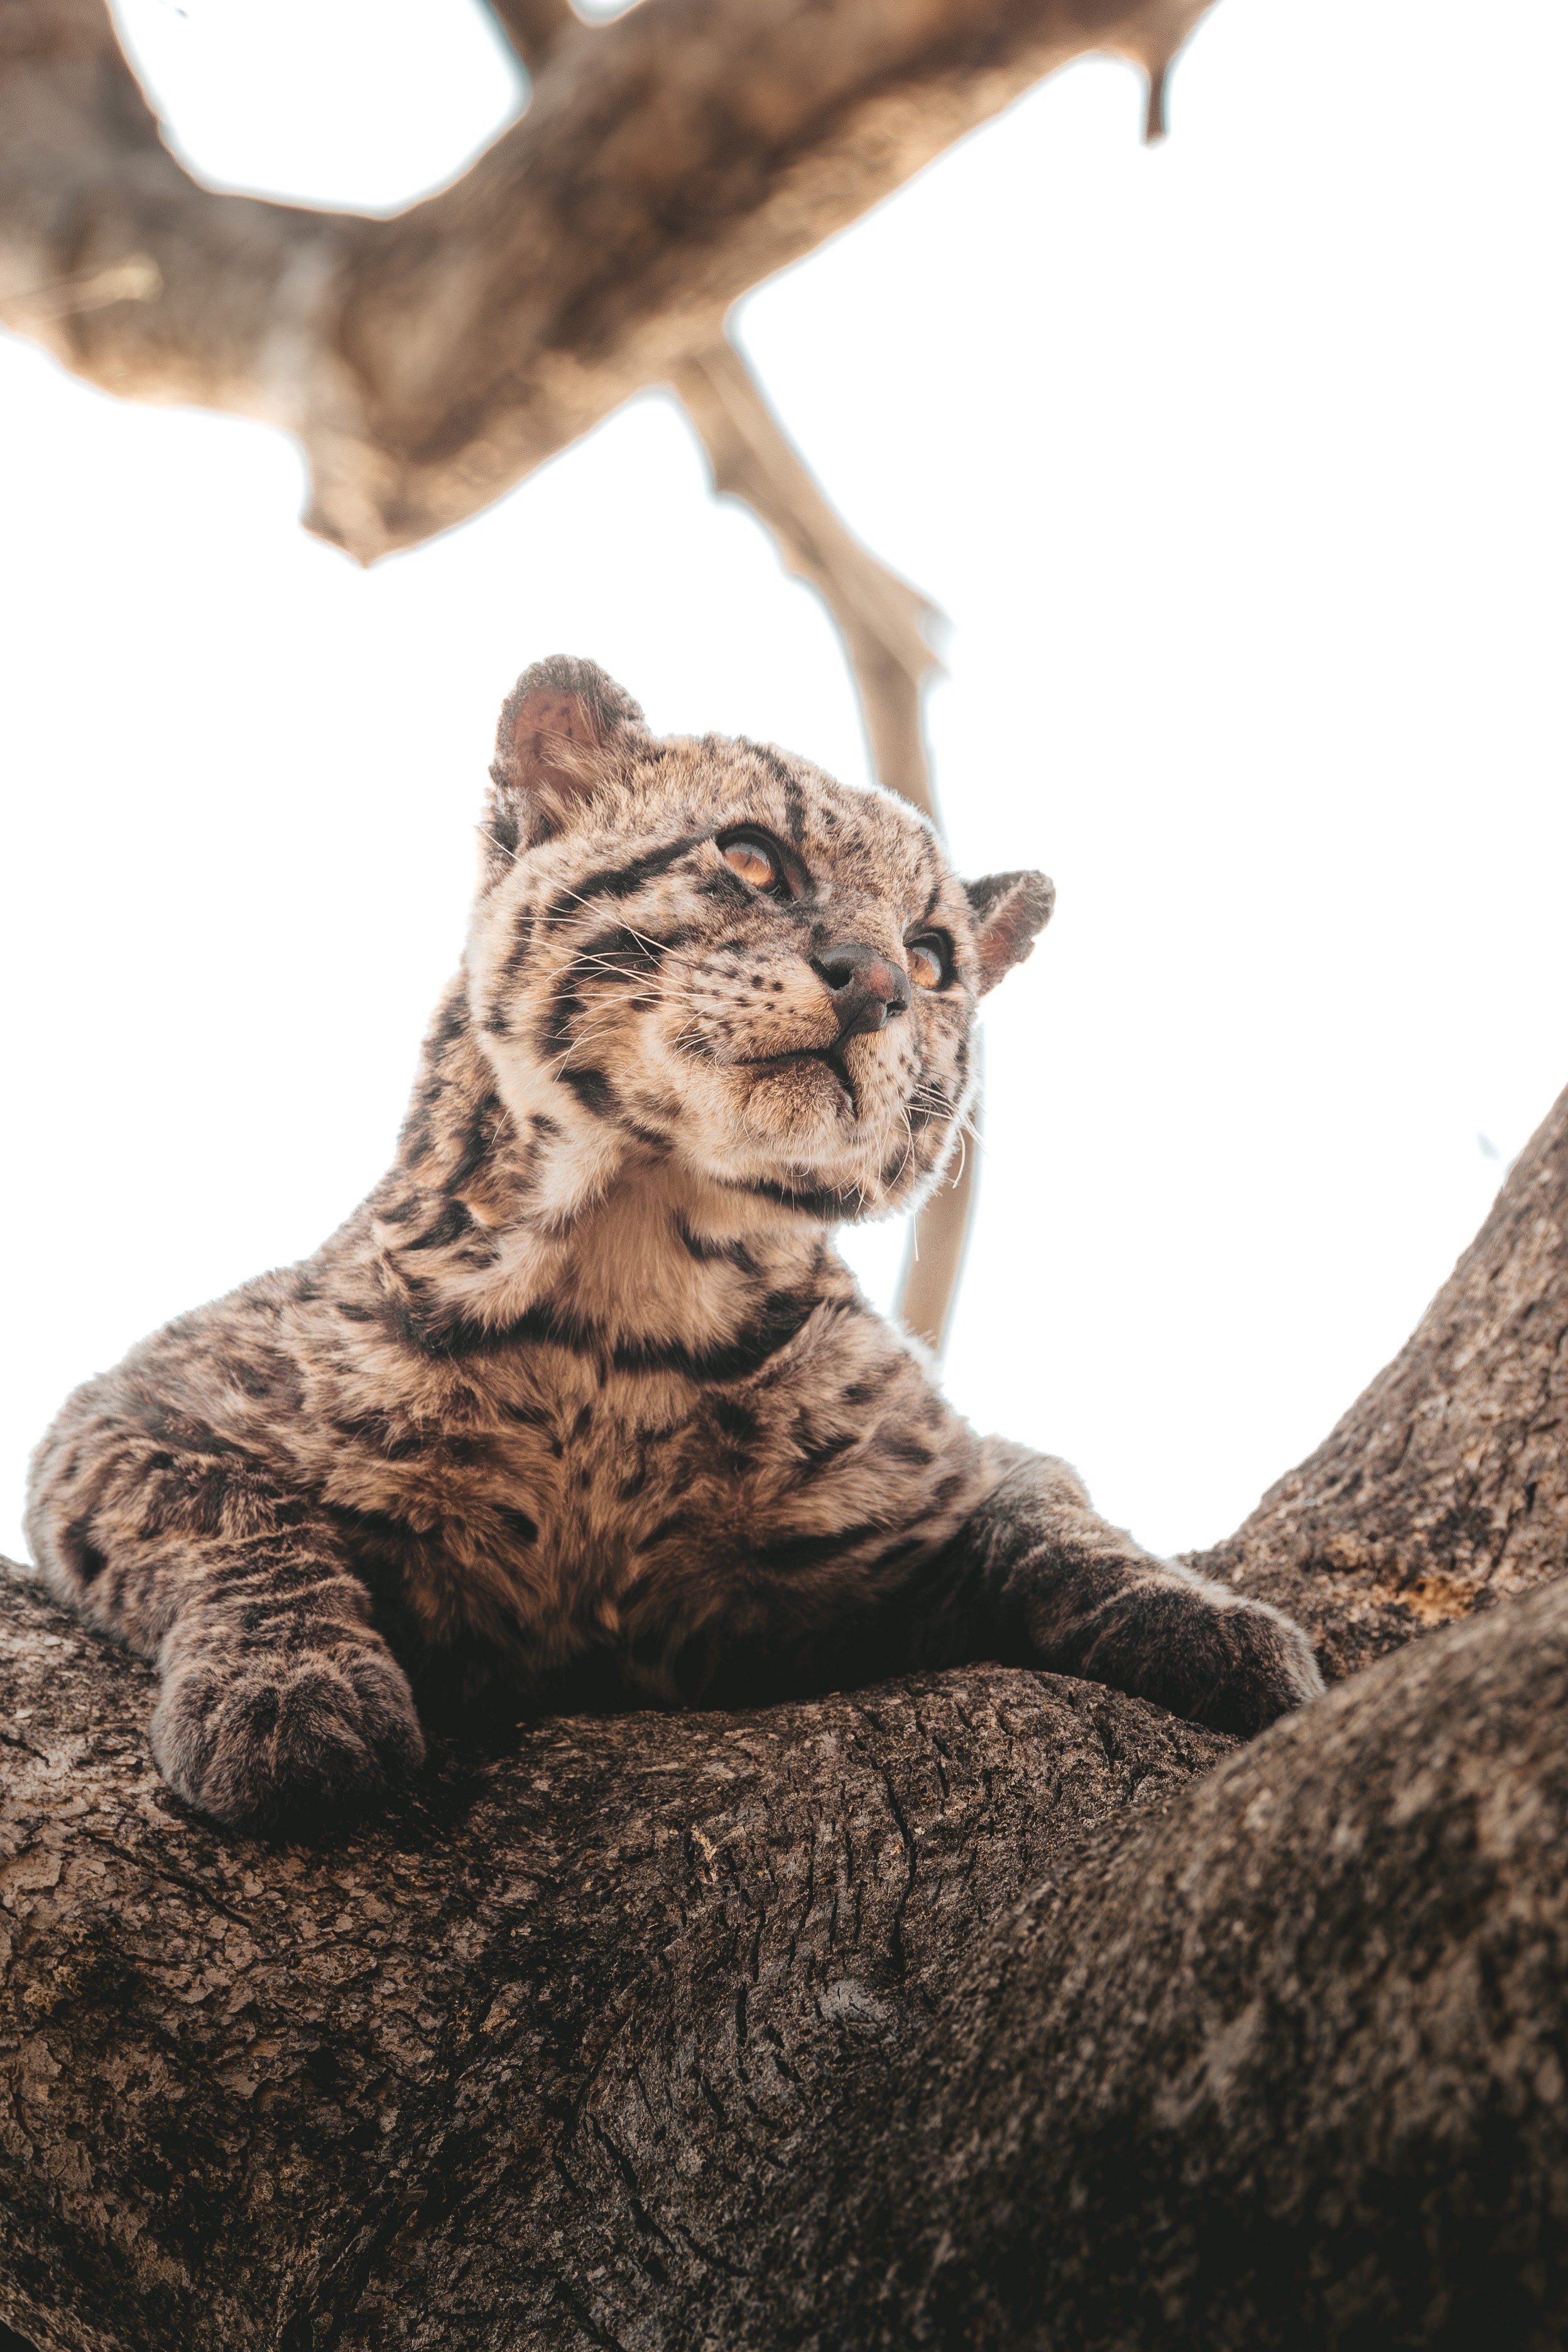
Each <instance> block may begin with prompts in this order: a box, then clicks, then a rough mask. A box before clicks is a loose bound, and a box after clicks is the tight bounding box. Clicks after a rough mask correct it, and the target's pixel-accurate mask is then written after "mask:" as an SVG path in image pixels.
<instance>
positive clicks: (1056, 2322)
mask: <svg viewBox="0 0 1568 2352" xmlns="http://www.w3.org/2000/svg"><path fill="white" fill-rule="evenodd" d="M1565 1707H1568V1590H1564V1589H1563V1588H1562V1587H1559V1588H1558V1589H1556V1590H1555V1591H1549V1592H1540V1593H1536V1594H1534V1595H1532V1596H1531V1599H1530V1600H1528V1601H1523V1602H1519V1603H1515V1604H1511V1605H1510V1610H1509V1612H1508V1613H1507V1615H1506V1616H1505V1615H1504V1614H1503V1613H1502V1612H1499V1613H1497V1614H1495V1615H1492V1616H1489V1617H1487V1618H1485V1619H1483V1620H1481V1621H1480V1622H1477V1623H1473V1624H1468V1625H1464V1626H1460V1627H1455V1628H1453V1629H1451V1630H1450V1631H1449V1632H1448V1633H1447V1635H1446V1636H1445V1638H1444V1639H1443V1640H1442V1641H1441V1642H1434V1643H1424V1644H1422V1645H1421V1646H1420V1647H1419V1648H1418V1649H1416V1650H1415V1651H1412V1652H1409V1653H1407V1654H1405V1655H1403V1656H1400V1657H1396V1658H1389V1659H1387V1660H1385V1661H1384V1663H1383V1664H1381V1665H1380V1666H1378V1667H1377V1668H1376V1669H1375V1670H1374V1671H1373V1673H1371V1674H1368V1675H1362V1676H1358V1677H1357V1678H1356V1679H1355V1680H1354V1681H1352V1682H1351V1683H1349V1684H1347V1685H1344V1686H1343V1687H1342V1688H1341V1689H1338V1690H1336V1691H1333V1692H1332V1693H1331V1694H1330V1696H1328V1697H1327V1698H1326V1699H1323V1700H1321V1701H1320V1703H1319V1704H1318V1705H1317V1706H1311V1707H1309V1708H1308V1709H1307V1710H1306V1711H1305V1712H1304V1713H1303V1714H1301V1715H1300V1716H1294V1717H1288V1718H1287V1719H1286V1720H1285V1721H1284V1722H1281V1723H1279V1724H1277V1725H1275V1727H1273V1729H1272V1730H1271V1731H1269V1732H1268V1733H1266V1734H1265V1735H1264V1737H1263V1738H1261V1739H1259V1740H1258V1741H1257V1742H1256V1743H1255V1744H1254V1745H1253V1746H1252V1747H1250V1748H1247V1749H1244V1750H1243V1752H1242V1753H1241V1754H1240V1755H1237V1756H1235V1757H1233V1758H1231V1759H1229V1760H1228V1761H1227V1762H1226V1763H1225V1764H1223V1765H1222V1766H1221V1767H1220V1768H1219V1769H1218V1770H1217V1771H1216V1772H1215V1773H1214V1774H1213V1775H1212V1777H1211V1778H1210V1779H1209V1780H1206V1781H1205V1782H1203V1783H1202V1784H1201V1785H1200V1786H1198V1787H1196V1788H1194V1789H1192V1790H1189V1791H1188V1792H1187V1793H1186V1795H1185V1796H1184V1797H1182V1798H1180V1799H1178V1800H1177V1801H1176V1802H1175V1803H1174V1804H1173V1806H1172V1807H1171V1809H1170V1811H1169V1812H1168V1813H1166V1815H1165V1816H1164V1818H1163V1819H1162V1820H1160V1821H1159V1822H1156V1823H1152V1824H1151V1825H1150V1826H1149V1827H1148V1828H1147V1829H1145V1830H1143V1831H1142V1832H1141V1833H1139V1834H1136V1835H1134V1836H1131V1837H1123V1838H1122V1839H1121V1841H1120V1842H1119V1843H1118V1844H1117V1846H1116V1848H1115V1850H1114V1851H1112V1852H1111V1853H1109V1854H1102V1855H1100V1856H1095V1857H1090V1858H1089V1859H1087V1860H1084V1859H1080V1860H1079V1862H1078V1863H1077V1864H1076V1866H1075V1867H1073V1868H1072V1869H1070V1870H1068V1871H1066V1872H1063V1871H1060V1870H1059V1869H1058V1870H1057V1871H1054V1872H1053V1873H1052V1874H1051V1876H1050V1878H1049V1879H1048V1880H1047V1883H1046V1885H1044V1886H1043V1887H1041V1888H1040V1889H1038V1890H1037V1891H1035V1892H1034V1893H1032V1894H1031V1895H1030V1896H1029V1897H1028V1898H1027V1899H1026V1901H1025V1902H1024V1903H1023V1904H1021V1905H1020V1906H1019V1907H1018V1910H1017V1911H1016V1914H1015V1915H1014V1916H1013V1918H1012V1919H1011V1920H1010V1921H1009V1922H1008V1923H1007V1924H1006V1925H1005V1927H1002V1928H1001V1929H999V1930H998V1931H997V1932H996V1933H994V1934H993V1935H991V1936H989V1937H984V1939H983V1940H982V1941H981V1942H980V1943H979V1944H978V1945H977V1947H976V1950H975V1953H974V1956H973V1960H972V1962H971V1963H970V1965H969V1966H968V1967H966V1968H965V1969H963V1970H962V1971H961V1973H960V1976H959V1978H958V1980H957V1982H956V1983H955V1984H954V1986H953V1988H952V1991H951V1992H950V1994H949V1997H948V1999H947V2001H946V2002H945V2004H944V2005H943V2008H942V2011H941V2012H940V2014H939V2016H938V2018H937V2020H936V2021H935V2023H934V2024H933V2026H932V2028H931V2031H930V2032H927V2033H926V2034H924V2035H922V2036H921V2038H920V2040H919V2041H918V2042H916V2043H914V2044H913V2045H912V2046H911V2047H910V2049H908V2050H905V2051H902V2052H895V2053H892V2054H891V2057H890V2061H889V2063H885V2064H879V2063H878V2057H879V2053H878V2054H874V2055H873V2056H871V2057H869V2058H868V2062H867V2064H866V2067H865V2069H864V2070H863V2072H862V2074H860V2076H859V2077H858V2080H857V2081H856V2082H855V2084H854V2085H853V2086H852V2094H851V2095H849V2096H847V2097H846V2098H843V2099H841V2100H840V2101H839V2103H838V2104H837V2106H836V2107H835V2109H834V2110H833V2112H832V2113H831V2114H830V2115H826V2116H824V2117H823V2119H822V2122H821V2123H820V2125H819V2126H818V2127H817V2128H816V2130H815V2131H814V2132H813V2133H812V2134H810V2135H809V2137H807V2138H806V2140H805V2144H804V2145H803V2147H801V2149H800V2150H799V2153H798V2156H797V2158H796V2163H795V2172H794V2177H793V2179H792V2181H791V2182H790V2183H789V2184H788V2185H787V2186H786V2187H785V2188H784V2190H783V2192H782V2193H781V2194H780V2195H779V2196H778V2198H777V2199H776V2200H775V2202H774V2206H773V2216H772V2219H771V2224H770V2227H769V2228H768V2230H767V2231H766V2232H765V2233H764V2235H763V2242H762V2243H761V2245H760V2246H759V2247H758V2248H757V2250H756V2251H755V2252H753V2253H752V2256H751V2259H750V2262H749V2263H748V2265H747V2267H746V2269H745V2271H744V2273H742V2275H741V2276H739V2277H735V2278H728V2277H727V2278H725V2279H723V2280H721V2282H720V2283H719V2284H718V2290H717V2293H716V2294H715V2295H714V2296H713V2298H712V2301H711V2303H710V2305H707V2306H706V2307H705V2309H704V2311H703V2314H702V2319H703V2325H704V2333H703V2334H701V2335H700V2336H699V2335H698V2333H697V2332H696V2330H695V2329H694V2330H693V2332H692V2334H691V2336H689V2338H688V2339H687V2340H689V2341H691V2342H699V2341H700V2342H704V2343H710V2344H715V2345H721V2344H737V2345H739V2344H743V2345H745V2346H746V2347H747V2352H874V2348H875V2352H905V2347H909V2346H911V2345H925V2346H931V2347H939V2346H940V2347H948V2346H952V2347H957V2346H960V2345H977V2346H984V2347H987V2352H1066V2347H1072V2352H1317V2347H1325V2348H1326V2347H1330V2346H1336V2347H1351V2346H1352V2345H1353V2346H1364V2347H1371V2346H1374V2345H1387V2346H1389V2347H1394V2346H1404V2347H1423V2352H1472V2348H1473V2347H1481V2346H1488V2347H1491V2346H1496V2347H1499V2352H1501V2347H1508V2352H1524V2347H1532V2346H1541V2347H1547V2346H1554V2345H1559V2344H1561V2343H1562V2342H1563V2339H1564V2332H1565V2330H1568V2254H1565V2250H1564V2245H1563V2230H1562V2222H1561V2218H1560V2217H1561V2213H1562V2199H1563V2186H1564V2183H1565V2182H1568V2097H1565V2095H1564V2083H1563V2060H1562V2053H1563V2047H1564V2042H1565V2041H1568V1879H1565V1877H1564V1874H1563V1859H1562V1857H1563V1843H1564V1840H1565V1839H1568V1757H1565V1754H1564V1748H1563V1732H1562V1726H1563V1711H1564V1708H1565Z"/></svg>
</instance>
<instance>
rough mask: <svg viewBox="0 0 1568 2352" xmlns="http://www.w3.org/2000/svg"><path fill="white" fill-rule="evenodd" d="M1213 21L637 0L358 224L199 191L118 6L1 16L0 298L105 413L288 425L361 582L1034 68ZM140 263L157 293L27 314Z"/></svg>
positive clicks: (911, 6)
mask: <svg viewBox="0 0 1568 2352" xmlns="http://www.w3.org/2000/svg"><path fill="white" fill-rule="evenodd" d="M1204 5H1205V0H1131V5H1109V6H1104V5H1099V0H816V5H807V4H806V0H642V5H640V6H638V7H636V8H633V9H630V10H629V11H628V12H627V13H626V15H625V16H621V17H618V18H617V19H616V21H615V22H613V23H611V24H609V25H606V26H603V27H601V28H599V29H597V30H595V31H594V32H593V33H592V34H591V35H589V34H586V33H584V36H583V37H581V38H579V37H577V36H576V35H571V36H570V37H564V38H562V39H560V40H559V41H558V43H557V44H556V45H555V46H553V47H552V48H551V51H550V59H549V67H548V70H547V71H546V72H544V73H543V74H542V76H541V78H540V80H539V82H538V85H537V87H536V89H535V90H534V94H533V100H532V103H531V105H530V107H529V109H528V111H527V113H526V114H525V115H524V117H523V118H522V119H521V121H519V122H518V123H516V124H515V125H514V126H513V127H512V128H511V129H510V130H509V131H506V132H505V133H504V134H503V135H502V137H501V138H500V139H499V140H498V141H497V142H496V143H495V145H494V146H493V147H492V148H491V149H490V150H489V152H488V153H487V154H486V155H484V156H483V157H481V159H480V160H479V163H477V164H475V166H474V167H473V169H472V170H471V171H469V172H468V173H467V174H466V175H465V177H464V178H463V179H462V180H460V181H459V182H458V184H457V185H456V186H454V187H451V188H448V189H447V190H445V191H444V192H443V193H442V194H439V195H437V196H434V197H432V198H430V199H429V200H428V201H427V202H426V203H424V204H420V205H415V206H413V207H412V208H411V209H410V210H409V211H407V212H406V213H404V214H402V215H399V216H398V217H397V218H396V219H395V220H366V219H362V218H358V217H356V216H353V215H342V214H326V213H316V212H310V211H307V210H305V209H303V208H301V207H297V206H292V205H274V204H264V203H260V202H258V201H256V200H254V199H252V198H249V197H243V196H225V195H217V194H214V193H213V192H211V191H210V190H207V189H205V188H203V187H201V186H200V185H199V184H197V183H196V182H195V180H193V179H192V178H191V177H190V175H189V174H188V173H185V172H184V171H182V170H181V168H180V166H179V165H178V164H177V163H175V162H174V158H173V156H172V155H171V154H170V153H169V152H168V150H167V149H166V148H165V147H164V146H163V142H162V140H161V138H160V135H159V130H158V125H157V123H156V121H155V120H154V118H153V114H152V112H151V111H150V110H149V109H148V107H147V105H146V103H145V101H144V100H143V98H142V93H141V91H140V89H138V87H137V85H136V83H135V80H134V79H133V78H132V74H131V72H130V69H129V68H128V67H127V65H126V63H125V60H124V58H123V56H122V55H121V49H120V47H119V44H118V41H117V40H116V38H115V36H114V32H113V27H112V25H111V23H110V18H109V16H108V14H107V11H106V9H105V7H104V5H103V0H6V5H5V6H4V7H3V8H0V299H4V300H6V301H8V302H10V303H12V304H15V302H16V299H17V298H22V299H23V302H24V315H25V316H26V319H27V322H28V323H27V331H29V332H30V333H32V334H34V335H35V336H37V339H38V340H39V341H43V342H45V343H46V344H47V347H48V348H49V349H50V350H51V351H53V352H55V353H56V354H57V355H58V358H59V359H60V360H61V361H62V362H63V363H64V364H65V365H66V366H68V367H69V368H71V369H73V370H74V371H75V372H76V373H79V374H80V375H83V376H85V377H87V378H88V379H89V381H91V382H92V383H99V384H101V385H103V386H104V387H105V388H106V389H108V390H110V391H112V392H116V393H119V394H123V395H124V396H126V397H129V398H134V399H144V400H159V401H192V402H196V403H199V404H204V405H206V406H210V407H217V408H227V409H232V410H236V411H237V412H239V413H241V414H243V415H254V416H261V417H265V418H268V419H269V420H270V421H272V422H274V423H276V424H279V425H283V426H285V427H286V428H288V429H289V430H290V431H292V432H294V433H296V434H297V435H298V436H300V440H301V441H302V442H303V443H304V445H305V448H306V451H307V453H308V455H309V458H310V467H311V473H312V478H313V485H314V494H313V503H312V507H311V510H310V525H311V528H313V529H314V530H319V531H320V532H321V533H322V535H323V536H325V537H327V538H329V539H332V540H335V541H338V542H339V543H341V544H342V546H344V547H346V548H348V549H349V550H350V551H352V552H353V554H355V555H356V556H358V557H359V558H360V559H361V560H362V561H363V562H370V561H372V560H373V559H374V557H376V556H378V555H383V554H385V553H387V552H389V551H391V550H393V549H395V548H399V547H409V546H414V545H416V544H417V543H418V541H420V540H422V539H426V538H428V537H429V536H430V535H431V534H432V533H433V532H435V531H437V530H443V529H445V528H447V526H449V525H450V524H452V523H456V522H459V521H461V520H463V519H464V518H465V517H466V516H468V515H470V514H474V513H476V512H477V511H478V510H479V509H480V508H481V507H484V506H486V505H488V504H489V502H490V501H491V500H492V499H496V498H499V497H500V495H501V494H502V493H503V492H504V491H505V490H507V489H509V488H510V487H511V486H512V484H514V483H515V482H518V481H520V480H521V478H523V477H524V476H525V475H526V474H527V473H529V472H530V471H531V468H532V467H535V466H537V465H539V464H540V463H541V462H542V460H543V459H544V458H546V457H550V456H551V455H552V453H553V452H554V451H556V450H557V449H559V448H561V447H562V446H563V445H564V444H565V443H567V442H568V441H571V440H573V439H574V438H575V437H576V436H577V435H579V434H581V433H583V432H584V431H586V430H587V428H588V427H589V426H590V425H594V424H596V423H597V422H598V421H599V419H600V418H602V417H603V416H605V415H608V413H609V412H610V410H611V409H613V408H615V407H616V405H617V404H619V403H620V402H621V401H623V400H625V399H626V397H627V396H628V395H629V394H632V393H635V392H637V390H639V389H640V388H641V387H643V386H644V385H647V384H650V383H661V382H667V381H668V380H669V379H670V378H671V377H672V376H673V375H674V374H675V373H676V372H677V370H678V369H679V368H680V367H681V366H682V365H684V364H686V363H687V362H689V360H690V357H691V354H692V353H694V352H703V351H706V350H709V349H710V347H711V346H712V345H713V344H714V343H715V341H717V339H718V337H719V335H720V333H721V320H722V319H723V317H724V315H725V313H726V311H727V310H728V309H729V307H730V305H731V303H732V302H733V301H734V300H735V299H736V298H737V296H739V295H740V294H742V293H743V292H744V291H745V290H746V289H747V288H749V287H751V286H753V285H755V284H756V283H757V281H758V280H759V279H760V278H764V277H766V276H768V275H769V274H770V273H771V272H773V271H774V270H776V269H779V268H783V267H784V265H785V264H786V263H788V262H791V261H794V260H795V259H797V258H798V257H800V256H801V255H803V254H805V253H807V252H809V251H810V250H811V249H812V248H813V247H815V246H816V245H817V244H819V243H820V242H821V240H822V239H823V238H824V237H825V236H829V235H831V234H832V233H833V231H835V230H836V229H837V228H840V227H842V226H844V225H845V224H846V223H847V222H848V221H851V220H853V219H855V218H856V217H857V216H858V215H859V214H860V213H862V212H864V211H865V210H866V209H867V208H868V206H869V205H873V204H875V203H876V202H877V201H878V200H879V198H880V197H882V196H884V195H886V194H889V192H890V191H891V190H892V189H893V188H896V187H897V186H899V185H900V183H901V182H903V181H904V180H906V179H908V178H909V177H910V174H911V173H914V172H917V171H919V170H920V168H921V166H922V164H924V163H929V162H930V161H931V158H932V157H933V156H934V155H937V154H939V153H940V152H942V149H943V148H944V147H946V146H948V145H949V144H951V142H952V141H953V140H954V139H956V138H958V137H960V136H961V135H962V134H963V132H964V131H968V130H970V129H972V128H973V126H974V125H975V124H976V123H978V122H981V121H984V120H985V119H986V118H987V117H988V116H990V115H993V114H994V113H996V112H997V111H998V110H1000V109H1001V108H1002V107H1004V106H1005V105H1006V104H1007V103H1008V102H1009V101H1010V100H1012V99H1014V98H1016V96H1018V95H1019V93H1020V92H1022V91H1023V90H1025V89H1027V88H1028V87H1029V85H1030V84H1031V83H1032V82H1034V81H1036V80H1037V79H1039V77H1040V76H1041V75H1042V74H1045V73H1047V72H1049V71H1050V70H1051V69H1052V68H1054V67H1056V66H1058V65H1061V64H1063V63H1065V62H1066V61H1067V59H1068V58H1072V57H1076V56H1079V55H1081V54H1082V53H1083V52H1084V51H1086V50H1089V49H1110V50H1116V51H1120V52H1121V53H1122V54H1125V55H1127V56H1129V57H1131V58H1136V59H1138V60H1139V61H1140V62H1142V63H1143V64H1144V65H1146V66H1148V67H1149V68H1151V69H1153V68H1158V67H1159V65H1160V64H1161V62H1162V61H1163V59H1165V58H1168V57H1169V56H1170V55H1171V54H1172V53H1173V50H1174V49H1175V47H1177V46H1178V45H1179V43H1180V42H1181V41H1182V40H1183V39H1184V37H1185V36H1186V34H1187V33H1188V32H1189V31H1190V30H1191V28H1192V26H1193V25H1194V23H1195V22H1196V20H1197V18H1198V17H1199V16H1200V15H1201V14H1202V13H1203V8H1204ZM531 21H532V20H531ZM535 29H536V31H537V29H538V28H537V26H536V27H535ZM524 37H527V35H526V31H525V33H524ZM132 257H139V258H140V257H144V259H145V261H146V263H147V264H150V266H151V268H152V269H153V270H155V272H156V273H157V279H158V283H159V287H160V289H161V290H160V291H159V292H158V293H157V294H156V295H155V296H153V297H152V298H151V299H147V298H143V299H118V300H115V301H111V302H106V303H103V304H101V305H100V307H98V308H95V309H90V310H84V309H80V308H78V309H75V310H68V311H66V312H64V313H57V314H55V315H52V316H47V315H45V314H44V313H43V312H42V311H40V310H37V309H34V310H31V311H27V310H26V307H25V306H26V300H27V299H28V298H31V297H35V296H36V295H37V292H38V289H47V288H50V287H58V285H59V284H60V283H61V282H62V281H65V280H68V279H79V278H88V277H89V276H92V275H94V274H96V273H101V272H103V271H106V270H110V269H113V268H118V267H121V266H122V265H124V264H126V263H127V262H129V261H131V260H132ZM13 315H14V313H13Z"/></svg>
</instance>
